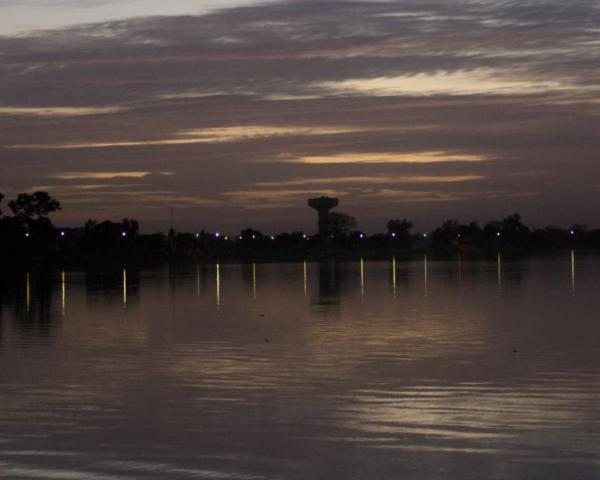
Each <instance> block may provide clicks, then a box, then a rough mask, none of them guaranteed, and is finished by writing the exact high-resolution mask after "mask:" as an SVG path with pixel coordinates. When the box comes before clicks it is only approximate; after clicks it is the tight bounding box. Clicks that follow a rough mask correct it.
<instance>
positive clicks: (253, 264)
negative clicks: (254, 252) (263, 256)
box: [252, 262, 256, 300]
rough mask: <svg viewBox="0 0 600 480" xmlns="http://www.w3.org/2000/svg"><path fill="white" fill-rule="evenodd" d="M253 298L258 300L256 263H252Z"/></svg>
mask: <svg viewBox="0 0 600 480" xmlns="http://www.w3.org/2000/svg"><path fill="white" fill-rule="evenodd" d="M252 298H253V299H254V300H256V263H255V262H252Z"/></svg>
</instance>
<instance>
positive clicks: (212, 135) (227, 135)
mask: <svg viewBox="0 0 600 480" xmlns="http://www.w3.org/2000/svg"><path fill="white" fill-rule="evenodd" d="M354 131H357V130H353V129H349V128H333V127H297V126H288V127H273V126H263V125H249V126H241V127H237V126H236V127H224V128H206V129H203V130H191V131H184V132H180V133H179V138H165V139H159V140H125V141H114V142H90V143H59V144H31V145H8V146H6V147H5V148H36V149H51V150H70V149H83V148H118V147H148V146H169V145H195V144H203V143H206V144H214V143H236V142H244V141H249V140H256V139H261V138H269V137H283V136H316V135H339V134H343V133H352V132H354Z"/></svg>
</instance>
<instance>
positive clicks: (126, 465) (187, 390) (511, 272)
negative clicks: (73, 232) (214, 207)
mask: <svg viewBox="0 0 600 480" xmlns="http://www.w3.org/2000/svg"><path fill="white" fill-rule="evenodd" d="M572 260H575V261H574V262H572ZM599 311H600V259H593V258H588V259H583V258H582V259H580V258H577V259H574V258H573V259H572V258H571V257H570V256H569V255H568V254H567V255H565V256H564V257H557V258H554V259H552V260H548V261H539V260H538V261H526V262H516V263H511V262H505V261H500V262H499V263H498V262H489V263H467V262H464V263H462V264H460V263H459V262H432V261H429V262H425V261H420V262H410V263H400V262H398V263H397V264H395V271H394V268H393V263H392V261H389V262H385V263H364V264H361V263H347V264H337V265H331V264H312V263H309V264H302V263H300V264H283V265H281V264H280V265H261V264H259V265H220V266H217V265H189V267H186V268H181V267H180V268H178V269H173V268H172V269H171V270H169V269H167V268H165V269H162V270H150V271H134V270H131V269H120V268H119V269H115V270H113V271H105V272H100V271H87V272H83V271H66V272H61V271H60V270H59V271H54V272H49V273H48V272H46V273H41V272H35V271H31V272H29V273H27V272H22V273H14V272H7V271H5V272H4V281H3V283H2V291H1V309H0V477H1V478H10V479H77V480H79V479H81V480H101V479H107V480H109V479H110V480H112V479H145V478H157V479H189V478H202V479H303V480H304V479H328V480H330V479H331V480H336V479H344V480H345V479H426V480H427V479H461V480H464V479H507V480H508V479H510V480H514V479H527V480H531V479H544V480H547V479H568V480H575V479H586V480H587V479H595V478H600V316H599V314H598V312H599Z"/></svg>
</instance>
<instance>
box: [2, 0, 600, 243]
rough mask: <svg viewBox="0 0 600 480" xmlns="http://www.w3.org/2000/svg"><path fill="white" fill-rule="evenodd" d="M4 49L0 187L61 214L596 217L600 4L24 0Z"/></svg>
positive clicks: (79, 217)
mask: <svg viewBox="0 0 600 480" xmlns="http://www.w3.org/2000/svg"><path fill="white" fill-rule="evenodd" d="M0 58H1V61H0V192H2V193H4V194H5V195H6V196H7V197H8V198H12V197H14V196H15V195H16V194H17V193H19V192H22V191H33V190H47V191H49V192H50V193H51V195H52V196H54V197H55V198H57V199H59V200H60V201H61V203H62V204H63V208H64V210H63V211H62V212H60V213H59V214H57V215H56V216H55V217H54V218H55V223H57V224H59V225H72V226H76V225H81V224H83V222H84V221H85V220H86V219H87V218H95V219H98V220H104V219H106V218H109V219H112V220H121V219H122V218H124V217H133V218H136V219H138V220H139V221H140V223H141V226H142V229H143V230H144V231H154V230H165V229H167V228H168V226H169V223H170V208H171V207H173V208H174V209H175V218H176V227H177V228H179V229H181V230H198V229H200V228H204V229H206V230H213V231H216V230H219V231H224V232H235V231H239V230H240V229H241V228H245V227H248V226H252V227H256V228H259V229H263V230H265V231H269V232H270V231H284V230H290V229H304V230H307V231H312V230H315V225H314V224H315V214H314V212H313V211H311V210H310V209H309V208H308V207H307V206H306V199H307V198H309V197H314V196H319V195H330V196H335V197H338V198H339V199H340V206H339V208H338V210H339V211H342V212H346V213H349V214H351V215H353V216H355V217H356V218H357V220H358V221H359V226H360V227H361V228H362V229H364V230H365V231H367V232H373V231H382V230H384V229H385V223H386V221H387V220H389V219H391V218H403V217H407V218H409V219H411V220H412V221H413V222H414V223H415V227H416V228H417V229H419V230H428V229H430V228H432V227H433V226H435V225H438V224H440V223H441V222H442V221H443V220H444V219H447V218H456V219H458V220H461V221H469V220H480V221H487V220H489V219H491V218H498V219H500V218H502V217H504V216H506V215H509V214H512V213H514V212H519V213H520V214H521V215H522V216H523V220H524V221H525V222H526V223H527V224H530V225H535V226H543V225H546V224H548V223H553V224H562V225H568V224H570V223H572V222H580V223H587V224H589V225H590V226H600V135H598V132H600V5H599V4H597V3H595V2H590V1H584V0H576V1H570V2H562V1H557V0H552V1H550V0H546V1H532V0H524V1H521V2H497V1H492V0H437V1H434V0H419V1H417V0H399V1H381V2H375V1H331V0H319V1H312V0H304V1H288V2H276V1H271V2H255V1H254V2H252V1H236V0H232V1H219V2H217V1H212V0H211V1H191V0H172V1H170V2H162V1H161V2H159V1H154V0H152V1H150V0H130V1H126V0H113V1H110V0H106V1H82V0H79V1H77V2H75V1H68V0H26V1H18V2H17V1H12V0H9V1H8V2H2V3H1V4H0ZM4 210H6V208H4Z"/></svg>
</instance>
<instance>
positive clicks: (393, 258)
mask: <svg viewBox="0 0 600 480" xmlns="http://www.w3.org/2000/svg"><path fill="white" fill-rule="evenodd" d="M396 285H397V279H396V257H392V290H393V292H394V298H396Z"/></svg>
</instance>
